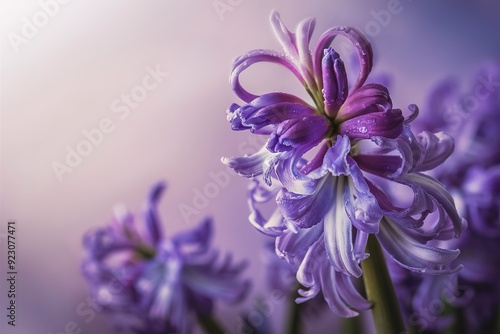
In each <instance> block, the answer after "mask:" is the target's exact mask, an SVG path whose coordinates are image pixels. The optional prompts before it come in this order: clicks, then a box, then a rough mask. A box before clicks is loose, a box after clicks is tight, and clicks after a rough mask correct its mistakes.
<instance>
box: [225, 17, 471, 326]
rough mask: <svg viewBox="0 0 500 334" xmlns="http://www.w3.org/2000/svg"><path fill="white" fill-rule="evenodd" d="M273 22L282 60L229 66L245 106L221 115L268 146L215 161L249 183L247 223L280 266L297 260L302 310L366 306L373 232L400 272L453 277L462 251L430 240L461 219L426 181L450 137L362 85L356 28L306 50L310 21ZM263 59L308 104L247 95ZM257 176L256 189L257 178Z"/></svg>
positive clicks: (368, 64)
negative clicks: (246, 83) (353, 59)
mask: <svg viewBox="0 0 500 334" xmlns="http://www.w3.org/2000/svg"><path fill="white" fill-rule="evenodd" d="M271 24H272V27H273V30H274V32H275V35H276V37H277V39H278V40H279V42H280V44H281V45H282V47H283V49H284V54H282V53H278V52H275V51H271V50H254V51H250V52H248V53H247V54H245V55H243V56H241V57H239V58H237V59H236V60H235V62H234V64H233V69H232V73H231V77H230V82H231V85H232V88H233V90H234V92H235V93H236V95H237V96H238V97H239V98H240V99H241V100H243V102H244V104H243V105H238V104H232V105H231V106H230V107H229V109H228V112H227V118H228V120H229V122H230V124H231V127H232V129H233V130H250V131H251V132H252V133H255V134H256V135H264V136H268V137H269V139H268V141H267V144H266V145H265V146H264V147H262V149H261V150H259V151H258V152H257V153H255V154H253V155H250V156H240V157H232V158H223V159H222V161H223V163H225V164H227V165H228V166H230V167H231V168H233V169H234V170H235V171H236V172H237V173H239V174H240V175H242V176H245V177H249V178H254V181H253V182H254V183H253V185H252V186H251V189H250V191H249V203H250V208H251V211H252V212H251V215H250V221H251V223H252V224H253V225H254V226H255V227H256V228H257V229H258V230H259V231H261V232H262V233H264V234H267V235H270V236H273V237H276V252H277V253H278V254H279V255H280V256H281V257H284V258H286V259H287V260H288V261H289V262H292V263H293V262H299V264H298V269H297V279H298V281H299V282H300V283H301V284H302V285H303V286H304V287H305V288H306V289H301V290H299V292H300V294H301V297H300V298H298V299H297V301H298V302H303V301H306V300H309V299H311V298H313V297H314V296H316V295H317V294H318V293H319V291H322V292H323V295H324V298H325V300H326V301H327V303H328V305H329V306H330V308H331V309H332V310H333V311H334V312H336V313H337V314H339V315H341V316H344V317H351V316H355V315H357V314H358V313H357V310H360V309H366V308H367V307H369V303H367V302H366V300H364V299H363V298H362V297H361V296H360V295H359V293H358V292H357V291H356V289H355V288H354V287H353V285H352V282H351V280H350V278H351V277H360V276H361V275H362V273H363V272H362V269H361V268H360V266H359V264H360V262H362V261H363V260H364V259H366V258H367V256H368V254H366V253H365V249H366V246H367V241H368V238H369V235H375V236H376V238H377V239H378V242H379V243H380V244H381V245H382V247H383V249H384V250H385V251H386V252H387V253H389V255H390V256H391V257H392V258H393V259H394V260H395V261H396V262H397V263H398V264H399V265H401V266H402V267H404V268H406V269H409V270H413V271H416V272H422V273H427V274H445V273H452V272H456V271H457V270H459V269H460V266H454V267H452V266H450V263H451V262H452V261H453V260H454V259H455V258H456V257H457V256H458V254H459V251H458V250H447V249H442V248H438V247H434V246H431V245H430V244H429V243H428V242H429V241H431V240H434V239H449V238H452V237H457V236H458V235H459V234H460V233H461V231H462V230H463V228H464V225H465V222H464V221H463V220H462V218H461V217H460V216H459V215H458V213H457V211H456V208H455V204H454V201H453V199H452V197H451V195H450V194H449V193H448V191H447V190H446V189H445V188H444V187H443V185H442V184H441V183H439V182H437V181H436V180H435V179H433V178H431V177H429V176H427V175H426V174H424V173H423V172H425V171H428V170H430V169H433V168H435V167H436V166H439V165H440V164H441V163H442V162H443V161H444V160H445V159H446V158H447V157H448V156H449V155H450V154H451V152H452V151H453V141H452V138H451V137H450V136H448V135H446V134H444V133H436V134H434V133H431V132H423V133H421V134H419V135H414V134H413V132H412V131H411V129H410V123H411V122H412V121H413V120H414V119H415V117H416V116H417V114H418V109H417V108H416V106H413V105H412V106H410V107H409V109H410V115H409V116H408V117H406V118H405V117H404V116H403V113H402V111H401V110H400V109H395V108H393V105H392V101H391V98H390V96H389V92H388V90H387V88H386V87H384V86H382V85H379V84H366V83H365V82H366V80H367V78H368V75H369V74H370V71H371V69H372V61H373V50H372V48H371V45H370V44H369V42H368V41H367V40H366V38H365V37H364V36H363V35H362V34H361V33H360V32H359V31H358V30H357V29H355V28H351V27H345V26H343V27H334V28H331V29H329V30H327V31H326V32H325V33H323V34H322V35H321V36H320V37H319V40H318V42H317V43H316V45H315V46H314V48H313V49H312V51H311V50H310V46H309V44H310V40H311V37H312V34H313V30H314V25H315V21H314V19H307V20H304V21H302V22H301V23H299V25H298V27H297V30H296V33H295V34H294V33H292V32H290V31H289V30H288V29H287V28H286V26H285V25H284V23H283V22H282V21H281V19H280V17H279V15H278V13H276V12H273V13H272V15H271ZM338 36H343V37H345V38H347V40H348V41H349V42H350V43H351V44H352V46H353V47H354V49H355V50H356V52H357V56H358V61H359V64H360V67H359V68H360V70H359V74H358V76H357V79H356V81H355V82H354V83H353V84H351V85H350V84H349V82H348V79H347V78H348V75H347V73H346V67H345V66H344V63H343V61H342V59H341V58H340V55H339V54H338V53H337V52H336V51H335V50H334V49H333V48H332V47H331V46H330V45H331V43H332V42H333V40H334V39H335V38H336V37H338ZM258 62H270V63H275V64H278V65H281V66H283V67H285V68H286V69H288V70H289V71H291V72H292V73H293V74H294V76H295V77H296V78H297V79H298V80H299V81H300V82H301V83H302V84H303V85H304V87H305V89H306V91H307V93H308V94H309V96H310V98H311V99H312V103H308V102H306V101H305V100H304V99H302V98H299V97H297V96H294V95H291V94H287V93H283V92H272V93H267V94H263V95H255V94H252V93H250V92H248V91H247V90H245V89H244V88H243V87H242V85H241V84H240V81H239V76H240V74H241V73H242V72H243V71H244V70H246V69H247V68H248V67H250V66H251V65H253V64H255V63H258ZM260 175H262V180H261V179H258V178H256V177H257V176H260ZM394 188H397V190H394ZM402 192H406V193H409V196H405V195H404V194H402ZM405 197H408V198H409V199H406V198H405ZM273 199H274V200H275V201H276V203H277V205H278V206H277V208H276V210H274V213H273V214H272V215H271V216H270V217H269V218H266V217H264V215H263V214H262V213H261V212H260V210H259V208H258V207H259V206H260V205H262V204H264V203H268V202H270V201H271V200H273ZM402 199H406V201H405V200H402Z"/></svg>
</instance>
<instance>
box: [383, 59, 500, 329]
mask: <svg viewBox="0 0 500 334" xmlns="http://www.w3.org/2000/svg"><path fill="white" fill-rule="evenodd" d="M488 82H493V83H496V82H500V66H498V65H495V64H487V65H486V66H483V68H482V69H481V70H480V71H479V73H478V74H477V75H476V76H475V80H473V81H472V86H471V89H470V90H468V91H465V92H460V91H459V85H458V83H457V82H454V81H450V80H447V81H444V82H443V83H440V84H439V85H438V86H437V88H436V89H435V90H433V92H431V94H430V98H429V103H428V106H429V108H431V109H429V110H426V112H427V116H425V115H426V114H425V113H423V114H424V122H422V121H421V120H420V119H419V120H418V122H419V126H420V127H422V128H424V129H425V128H427V129H436V128H441V129H444V130H446V131H448V132H450V133H451V134H452V135H453V136H454V137H455V141H456V143H457V145H456V148H457V149H456V151H455V152H454V153H453V155H452V156H451V157H450V159H448V160H447V161H446V162H445V163H444V164H443V165H442V166H440V168H439V169H438V170H437V171H436V173H435V175H436V177H437V178H438V179H439V180H440V181H441V182H443V183H444V184H446V185H447V186H448V188H449V189H450V191H451V192H452V193H453V196H454V198H455V201H456V203H457V207H458V209H459V212H460V213H461V215H462V216H464V217H465V218H466V219H467V221H468V229H467V230H466V231H464V233H463V234H462V236H461V237H460V238H459V239H456V240H448V241H446V242H445V244H444V246H448V247H459V248H460V250H461V255H460V258H459V259H458V260H459V261H460V263H461V264H462V265H463V269H462V270H461V271H459V272H458V273H455V274H453V275H450V276H449V277H445V278H439V277H425V278H424V277H421V276H418V275H414V274H410V273H407V274H406V277H405V279H398V277H401V275H396V273H395V271H394V270H393V277H394V278H395V282H396V288H397V289H398V291H399V292H400V296H403V297H402V298H401V299H400V300H401V301H402V304H403V305H405V307H404V309H406V310H407V313H408V316H409V318H410V319H413V322H414V323H413V325H414V326H415V327H416V328H417V329H419V328H421V329H422V331H424V330H425V332H437V331H440V330H441V329H443V328H445V327H447V326H449V325H450V323H453V322H459V323H460V326H461V327H462V329H463V330H464V331H465V332H467V333H492V332H494V330H493V327H494V325H495V324H494V323H495V321H496V319H498V314H499V311H500V284H499V282H498V277H500V258H499V257H498V253H499V252H500V146H499V145H498V143H499V142H500V132H498V129H499V128H500V90H498V89H497V90H495V89H493V87H492V86H487V83H488ZM471 92H473V93H475V94H474V95H472V94H471ZM473 97H474V98H475V99H477V103H476V104H474V105H473V106H474V108H473V110H472V109H471V110H467V108H465V109H464V105H463V103H464V101H471V100H472V98H473ZM431 115H432V116H431ZM443 120H444V121H445V122H443ZM455 261H457V260H455ZM393 269H394V268H393ZM431 302H433V303H434V305H438V306H439V305H440V304H439V303H442V305H444V304H449V305H451V306H453V307H454V308H455V312H459V314H456V313H451V314H448V315H443V314H442V311H443V308H441V307H436V306H434V308H431V307H430V306H429V305H431V304H432V303H431ZM424 312H427V315H426V314H425V313H424ZM497 326H498V325H497ZM496 330H498V328H496Z"/></svg>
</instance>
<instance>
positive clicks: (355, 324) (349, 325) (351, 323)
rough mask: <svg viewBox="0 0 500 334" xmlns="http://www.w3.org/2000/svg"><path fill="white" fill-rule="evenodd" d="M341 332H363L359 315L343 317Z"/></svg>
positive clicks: (353, 333) (350, 333)
mask: <svg viewBox="0 0 500 334" xmlns="http://www.w3.org/2000/svg"><path fill="white" fill-rule="evenodd" d="M342 333H344V334H359V333H363V324H362V323H361V318H360V316H357V317H352V318H345V319H343V323H342Z"/></svg>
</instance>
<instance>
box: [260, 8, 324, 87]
mask: <svg viewBox="0 0 500 334" xmlns="http://www.w3.org/2000/svg"><path fill="white" fill-rule="evenodd" d="M270 20H271V26H272V28H273V31H274V34H275V36H276V38H277V39H278V41H279V42H280V44H281V46H282V47H283V50H284V51H285V54H286V55H288V56H289V57H290V58H291V59H292V61H293V65H294V66H295V68H296V69H297V70H298V71H300V73H301V74H302V77H303V78H304V81H305V83H307V85H308V86H309V87H311V88H313V89H315V88H316V83H315V82H314V78H313V75H312V73H313V65H312V58H311V52H310V51H309V43H310V41H311V37H312V34H313V31H314V25H315V20H314V18H309V19H305V20H303V21H302V22H300V23H299V24H298V26H297V30H296V34H294V33H292V32H290V31H289V30H288V28H287V27H286V26H285V24H284V23H283V21H282V20H281V18H280V16H279V14H278V12H276V11H273V12H272V13H271V17H270Z"/></svg>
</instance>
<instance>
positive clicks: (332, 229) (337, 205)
mask: <svg viewBox="0 0 500 334" xmlns="http://www.w3.org/2000/svg"><path fill="white" fill-rule="evenodd" d="M346 181H347V180H346V179H345V177H337V178H336V183H335V186H334V187H333V188H334V189H335V197H334V199H333V205H331V206H330V208H329V209H330V210H329V211H328V213H327V214H326V215H325V219H324V222H323V224H324V231H325V232H324V233H325V234H324V236H325V250H326V254H327V256H328V259H329V260H330V263H331V264H332V266H333V267H334V269H335V270H336V271H341V272H342V273H344V274H346V275H352V276H355V277H360V276H361V273H362V272H361V268H360V267H359V265H358V263H357V260H356V256H355V255H354V247H353V242H352V225H351V221H350V220H349V217H348V216H347V215H346V212H345V208H344V194H345V191H346Z"/></svg>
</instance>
